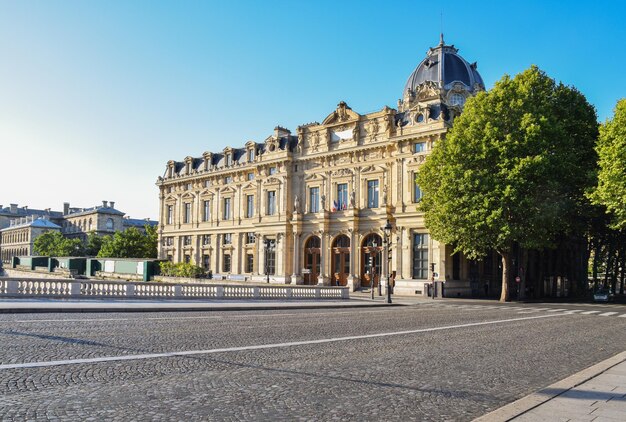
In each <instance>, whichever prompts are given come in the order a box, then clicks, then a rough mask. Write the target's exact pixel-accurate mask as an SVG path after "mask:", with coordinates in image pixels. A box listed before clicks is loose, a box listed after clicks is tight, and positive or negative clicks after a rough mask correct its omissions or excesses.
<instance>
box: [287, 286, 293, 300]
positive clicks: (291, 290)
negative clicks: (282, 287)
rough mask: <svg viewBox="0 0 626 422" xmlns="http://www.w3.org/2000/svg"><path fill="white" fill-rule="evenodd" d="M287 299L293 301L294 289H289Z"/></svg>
mask: <svg viewBox="0 0 626 422" xmlns="http://www.w3.org/2000/svg"><path fill="white" fill-rule="evenodd" d="M287 299H293V287H287Z"/></svg>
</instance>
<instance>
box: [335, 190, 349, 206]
mask: <svg viewBox="0 0 626 422" xmlns="http://www.w3.org/2000/svg"><path fill="white" fill-rule="evenodd" d="M336 205H337V207H336V208H337V210H345V209H347V208H348V184H347V183H339V184H338V185H337V204H336Z"/></svg>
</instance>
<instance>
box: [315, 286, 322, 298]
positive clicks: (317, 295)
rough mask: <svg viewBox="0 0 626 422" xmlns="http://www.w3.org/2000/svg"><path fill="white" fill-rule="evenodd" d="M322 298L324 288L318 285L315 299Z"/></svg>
mask: <svg viewBox="0 0 626 422" xmlns="http://www.w3.org/2000/svg"><path fill="white" fill-rule="evenodd" d="M321 298H322V288H321V287H316V288H315V299H321Z"/></svg>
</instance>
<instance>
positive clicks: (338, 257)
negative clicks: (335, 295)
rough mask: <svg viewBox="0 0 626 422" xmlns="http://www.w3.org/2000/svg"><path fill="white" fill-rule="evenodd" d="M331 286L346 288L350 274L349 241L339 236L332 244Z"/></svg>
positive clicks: (343, 236)
mask: <svg viewBox="0 0 626 422" xmlns="http://www.w3.org/2000/svg"><path fill="white" fill-rule="evenodd" d="M332 251H333V261H332V265H333V268H332V273H333V281H332V283H333V285H335V286H346V285H347V284H348V275H349V274H350V239H349V238H348V236H345V235H341V236H337V238H335V241H334V242H333V248H332Z"/></svg>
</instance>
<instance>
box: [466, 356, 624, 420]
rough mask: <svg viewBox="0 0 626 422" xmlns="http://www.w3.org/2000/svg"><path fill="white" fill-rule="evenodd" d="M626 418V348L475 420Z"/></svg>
mask: <svg viewBox="0 0 626 422" xmlns="http://www.w3.org/2000/svg"><path fill="white" fill-rule="evenodd" d="M624 420H626V352H622V353H619V354H618V355H615V356H613V357H612V358H609V359H607V360H605V361H603V362H600V363H598V364H596V365H594V366H592V367H590V368H587V369H585V370H583V371H581V372H579V373H577V374H574V375H572V376H571V377H568V378H566V379H564V380H562V381H559V382H557V383H555V384H552V385H550V386H548V387H546V388H544V389H542V390H539V391H537V392H536V393H533V394H531V395H529V396H526V397H524V398H522V399H520V400H517V401H515V402H513V403H511V404H508V405H506V406H504V407H501V408H500V409H497V410H495V411H493V412H491V413H488V414H486V415H484V416H482V417H480V418H478V419H475V420H474V422H487V421H488V422H497V421H516V422H535V421H546V422H547V421H550V422H553V421H563V422H566V421H572V422H579V421H580V422H582V421H594V422H601V421H606V422H617V421H620V422H621V421H624Z"/></svg>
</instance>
